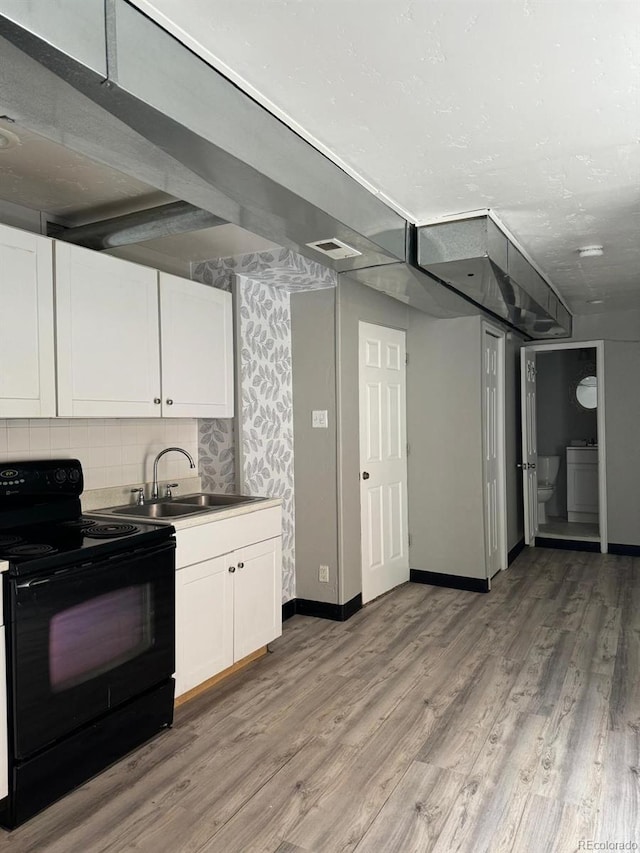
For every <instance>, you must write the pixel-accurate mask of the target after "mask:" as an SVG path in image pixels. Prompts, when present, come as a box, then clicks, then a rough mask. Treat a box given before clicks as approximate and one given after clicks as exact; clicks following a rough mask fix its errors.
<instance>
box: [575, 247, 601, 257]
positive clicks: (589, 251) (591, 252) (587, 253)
mask: <svg viewBox="0 0 640 853" xmlns="http://www.w3.org/2000/svg"><path fill="white" fill-rule="evenodd" d="M578 255H579V257H581V258H599V257H600V256H601V255H604V251H603V249H602V246H583V247H582V248H581V249H578Z"/></svg>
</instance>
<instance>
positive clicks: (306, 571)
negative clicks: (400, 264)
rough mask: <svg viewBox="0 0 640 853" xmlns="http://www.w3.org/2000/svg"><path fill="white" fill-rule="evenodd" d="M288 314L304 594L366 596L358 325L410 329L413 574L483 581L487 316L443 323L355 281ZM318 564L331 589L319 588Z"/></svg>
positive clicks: (517, 487) (518, 499)
mask: <svg viewBox="0 0 640 853" xmlns="http://www.w3.org/2000/svg"><path fill="white" fill-rule="evenodd" d="M291 306H292V347H293V402H294V434H295V448H296V454H295V489H296V590H297V595H298V596H299V597H300V598H310V599H313V600H317V601H328V602H332V603H345V602H347V601H349V600H350V599H351V598H353V597H354V596H356V595H357V594H358V593H359V592H360V591H361V551H360V484H359V477H358V475H359V407H358V337H359V335H358V323H359V321H360V320H364V321H366V322H371V323H378V324H380V325H386V326H391V327H395V328H400V329H406V330H407V349H408V353H409V365H408V368H407V432H408V440H409V444H410V447H411V453H410V456H409V460H408V462H409V465H408V468H409V531H410V533H411V543H412V544H411V548H410V564H411V566H412V568H420V569H425V570H427V571H435V572H438V571H439V572H441V573H445V574H459V575H467V576H470V577H484V576H485V567H484V531H483V501H482V421H481V400H480V395H481V390H480V389H481V382H480V380H481V358H480V354H481V337H480V336H481V318H480V317H468V318H460V319H457V320H437V319H435V318H433V317H429V316H427V315H425V314H423V313H421V312H419V311H415V310H412V309H409V308H407V307H406V306H404V305H402V304H401V303H399V302H397V301H395V300H393V299H390V298H389V297H386V296H385V295H384V294H381V293H378V292H377V291H374V290H372V289H370V288H368V287H366V286H364V285H360V284H358V283H357V282H352V281H350V280H348V279H344V280H342V281H341V283H340V285H339V287H338V290H337V291H335V292H334V291H322V292H316V293H304V294H295V295H293V296H292V299H291ZM520 345H521V339H520V338H519V337H518V336H517V335H513V334H510V335H509V336H508V337H507V341H506V348H505V349H506V353H505V358H506V451H507V538H508V547H509V548H512V547H514V545H516V544H517V543H518V542H519V541H520V540H521V538H522V534H523V519H522V477H521V474H520V473H519V472H518V470H517V469H516V462H517V461H518V459H519V458H520V433H519V418H520V385H519V367H518V365H519V349H520ZM336 383H337V385H338V388H337V391H336ZM313 409H327V411H328V412H329V429H328V430H318V429H312V427H311V411H312V410H313ZM320 564H325V565H328V566H329V568H330V583H329V584H324V583H319V581H318V567H319V565H320ZM336 568H337V570H338V578H339V581H338V585H337V586H336V585H335V569H336Z"/></svg>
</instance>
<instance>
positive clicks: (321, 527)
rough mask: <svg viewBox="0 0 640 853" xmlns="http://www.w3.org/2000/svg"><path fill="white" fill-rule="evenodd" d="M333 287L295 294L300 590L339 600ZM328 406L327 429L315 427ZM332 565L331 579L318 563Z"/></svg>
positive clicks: (321, 598) (300, 593) (293, 338)
mask: <svg viewBox="0 0 640 853" xmlns="http://www.w3.org/2000/svg"><path fill="white" fill-rule="evenodd" d="M335 306H336V291H335V290H317V291H311V292H308V293H294V294H292V295H291V346H292V365H293V432H294V440H295V457H294V476H295V492H296V526H295V538H296V596H297V597H298V598H307V599H312V600H313V601H326V602H331V603H334V604H335V603H337V602H338V526H337V518H338V510H337V499H338V496H337V450H336V446H337V445H336V359H335ZM314 409H326V410H327V412H328V423H329V426H328V428H327V429H313V428H312V427H311V412H312V411H313V410H314ZM320 565H326V566H329V583H320V582H319V581H318V567H319V566H320Z"/></svg>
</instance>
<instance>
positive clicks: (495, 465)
mask: <svg viewBox="0 0 640 853" xmlns="http://www.w3.org/2000/svg"><path fill="white" fill-rule="evenodd" d="M482 349H483V353H482V367H483V396H484V403H483V410H482V417H483V430H482V444H483V456H484V460H483V473H484V493H485V496H484V518H485V551H486V567H487V577H488V578H492V577H493V576H494V575H495V574H496V572H499V571H500V570H501V569H504V568H506V553H505V551H506V544H505V530H504V519H505V512H504V502H505V498H504V489H503V470H504V425H503V422H504V367H503V360H502V335H501V334H500V333H496V332H493V331H492V330H491V329H488V328H485V329H484V331H483V347H482Z"/></svg>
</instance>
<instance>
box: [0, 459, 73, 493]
mask: <svg viewBox="0 0 640 853" xmlns="http://www.w3.org/2000/svg"><path fill="white" fill-rule="evenodd" d="M83 487H84V479H83V476H82V465H81V464H80V460H79V459H40V460H36V459H28V460H25V461H19V462H4V463H2V467H0V495H20V496H23V497H36V496H38V497H46V496H47V495H52V496H53V495H56V496H68V497H79V496H80V495H81V494H82V489H83Z"/></svg>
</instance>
